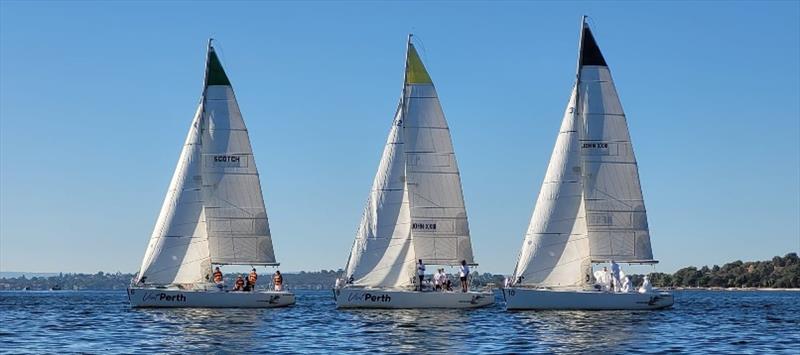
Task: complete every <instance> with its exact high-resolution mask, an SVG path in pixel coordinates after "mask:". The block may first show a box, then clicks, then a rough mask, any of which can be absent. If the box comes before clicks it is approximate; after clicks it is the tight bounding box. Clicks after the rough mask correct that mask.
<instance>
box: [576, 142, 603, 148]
mask: <svg viewBox="0 0 800 355" xmlns="http://www.w3.org/2000/svg"><path fill="white" fill-rule="evenodd" d="M581 148H584V149H586V148H600V149H608V143H583V145H582V146H581Z"/></svg>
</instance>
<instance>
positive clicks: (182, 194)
mask: <svg viewBox="0 0 800 355" xmlns="http://www.w3.org/2000/svg"><path fill="white" fill-rule="evenodd" d="M214 265H271V266H277V265H278V263H277V262H276V261H275V253H274V251H273V249H272V238H271V236H270V232H269V223H268V221H267V211H266V208H265V207H264V199H263V196H262V194H261V183H260V181H259V177H258V170H257V169H256V164H255V160H254V158H253V150H252V148H251V146H250V137H249V135H248V133H247V128H246V127H245V124H244V120H243V119H242V115H241V112H240V111H239V104H238V103H237V102H236V97H235V96H234V93H233V88H232V87H231V83H230V81H229V80H228V76H227V75H226V74H225V70H224V69H223V68H222V64H221V63H220V61H219V58H218V57H217V54H216V52H215V51H214V47H213V46H212V44H211V40H209V42H208V55H207V57H206V73H205V80H204V84H203V94H202V97H201V99H200V105H199V107H198V108H197V113H196V114H195V116H194V119H193V120H192V123H191V125H190V127H189V134H188V137H187V138H186V143H185V144H184V146H183V150H182V151H181V155H180V158H179V159H178V165H177V167H176V168H175V173H174V175H173V176H172V181H171V182H170V185H169V190H168V191H167V195H166V197H165V199H164V204H163V206H162V207H161V213H160V214H159V216H158V220H157V221H156V226H155V228H154V230H153V234H152V236H151V237H150V243H149V245H148V246H147V251H146V252H145V255H144V260H142V266H141V269H140V270H139V272H138V273H137V275H136V277H135V278H134V280H132V282H131V287H130V288H129V289H128V298H129V300H130V303H131V306H133V307H247V308H252V307H281V306H288V305H291V304H294V303H295V298H294V294H292V293H290V292H285V291H268V290H263V291H260V290H256V291H252V292H229V291H227V290H225V289H220V288H218V287H217V285H216V284H214V283H212V282H211V281H212V280H211V274H212V267H213V266H214ZM229 281H232V280H229Z"/></svg>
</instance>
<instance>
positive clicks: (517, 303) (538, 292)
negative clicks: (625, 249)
mask: <svg viewBox="0 0 800 355" xmlns="http://www.w3.org/2000/svg"><path fill="white" fill-rule="evenodd" d="M502 291H503V298H505V300H506V309H508V310H526V309H538V310H545V309H552V310H556V309H560V310H627V309H661V308H667V307H670V306H672V304H673V303H674V302H675V300H674V298H673V297H672V294H670V293H666V292H659V293H613V292H600V291H556V290H542V289H529V288H515V287H514V288H506V289H503V290H502Z"/></svg>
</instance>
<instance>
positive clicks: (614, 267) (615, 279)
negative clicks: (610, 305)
mask: <svg viewBox="0 0 800 355" xmlns="http://www.w3.org/2000/svg"><path fill="white" fill-rule="evenodd" d="M621 286H622V283H621V282H620V281H619V264H617V263H616V262H614V260H611V291H614V292H619V290H620V288H621Z"/></svg>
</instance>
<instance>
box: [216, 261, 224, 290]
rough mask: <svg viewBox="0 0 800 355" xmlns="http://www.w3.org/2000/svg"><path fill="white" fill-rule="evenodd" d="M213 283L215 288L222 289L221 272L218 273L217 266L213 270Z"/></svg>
mask: <svg viewBox="0 0 800 355" xmlns="http://www.w3.org/2000/svg"><path fill="white" fill-rule="evenodd" d="M214 283H215V284H217V287H219V289H222V288H223V287H224V283H223V280H222V271H219V266H217V268H216V269H214Z"/></svg>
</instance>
